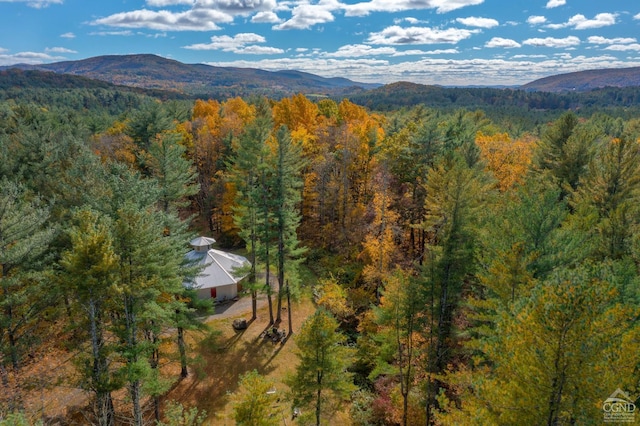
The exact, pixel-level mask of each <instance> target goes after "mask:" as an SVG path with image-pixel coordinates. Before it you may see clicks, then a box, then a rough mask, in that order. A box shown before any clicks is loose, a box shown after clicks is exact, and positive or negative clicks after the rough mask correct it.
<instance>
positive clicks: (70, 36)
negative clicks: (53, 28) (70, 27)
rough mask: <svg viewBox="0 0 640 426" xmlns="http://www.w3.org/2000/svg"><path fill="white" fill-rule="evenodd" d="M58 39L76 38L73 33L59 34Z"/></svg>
mask: <svg viewBox="0 0 640 426" xmlns="http://www.w3.org/2000/svg"><path fill="white" fill-rule="evenodd" d="M60 37H62V38H76V35H75V34H74V33H64V34H60Z"/></svg>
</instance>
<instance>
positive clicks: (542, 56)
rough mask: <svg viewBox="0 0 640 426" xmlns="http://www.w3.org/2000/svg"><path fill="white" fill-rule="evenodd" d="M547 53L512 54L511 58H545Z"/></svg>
mask: <svg viewBox="0 0 640 426" xmlns="http://www.w3.org/2000/svg"><path fill="white" fill-rule="evenodd" d="M546 57H547V55H513V56H512V58H513V59H525V58H527V59H540V58H546Z"/></svg>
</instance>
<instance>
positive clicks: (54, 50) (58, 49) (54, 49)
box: [44, 47, 78, 53]
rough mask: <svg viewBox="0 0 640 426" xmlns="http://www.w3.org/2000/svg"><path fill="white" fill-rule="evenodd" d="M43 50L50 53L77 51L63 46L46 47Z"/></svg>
mask: <svg viewBox="0 0 640 426" xmlns="http://www.w3.org/2000/svg"><path fill="white" fill-rule="evenodd" d="M44 51H45V52H51V53H78V52H76V51H75V50H71V49H67V48H65V47H47V48H46V49H44Z"/></svg>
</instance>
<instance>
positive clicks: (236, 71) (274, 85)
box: [0, 54, 380, 97]
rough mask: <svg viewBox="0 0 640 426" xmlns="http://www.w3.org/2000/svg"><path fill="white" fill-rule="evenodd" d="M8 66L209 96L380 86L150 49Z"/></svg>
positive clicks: (335, 91) (338, 92)
mask: <svg viewBox="0 0 640 426" xmlns="http://www.w3.org/2000/svg"><path fill="white" fill-rule="evenodd" d="M8 68H18V69H22V70H38V71H53V72H55V73H58V74H71V75H77V76H82V77H87V78H91V79H95V80H101V81H106V82H109V83H112V84H116V85H121V86H131V87H139V88H145V89H161V90H168V91H177V92H181V93H184V94H188V95H192V96H204V97H231V96H245V95H248V94H262V95H266V96H271V97H281V96H288V95H292V94H295V93H300V92H302V93H305V94H313V93H315V94H320V95H328V96H336V95H346V94H349V93H354V92H359V91H362V90H368V89H372V88H375V87H378V86H380V85H379V84H368V83H357V82H354V81H351V80H348V79H346V78H325V77H320V76H317V75H314V74H309V73H305V72H300V71H275V72H273V71H264V70H260V69H253V68H231V67H214V66H210V65H205V64H184V63H182V62H178V61H175V60H172V59H167V58H163V57H160V56H156V55H150V54H139V55H108V56H96V57H93V58H88V59H82V60H79V61H65V62H55V63H51V64H41V65H22V64H20V65H11V66H5V67H0V69H8Z"/></svg>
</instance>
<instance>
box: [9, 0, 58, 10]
mask: <svg viewBox="0 0 640 426" xmlns="http://www.w3.org/2000/svg"><path fill="white" fill-rule="evenodd" d="M62 1H63V0H0V3H2V2H4V3H26V4H27V6H29V7H33V8H35V9H41V8H43V7H47V6H49V5H51V4H62Z"/></svg>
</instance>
